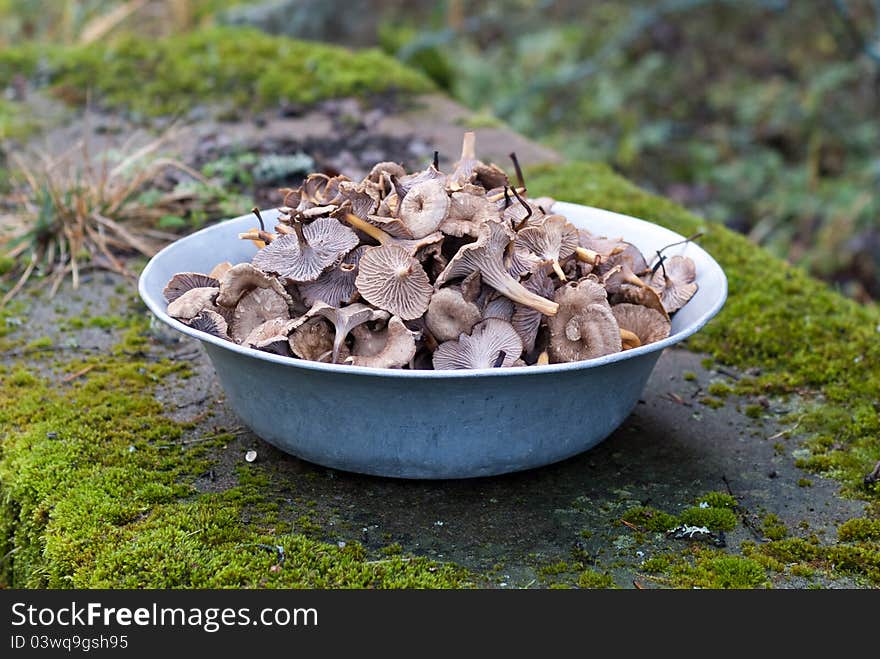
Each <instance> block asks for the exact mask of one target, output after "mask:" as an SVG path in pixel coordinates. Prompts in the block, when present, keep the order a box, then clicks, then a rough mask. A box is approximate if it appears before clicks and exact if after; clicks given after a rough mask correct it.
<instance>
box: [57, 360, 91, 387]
mask: <svg viewBox="0 0 880 659" xmlns="http://www.w3.org/2000/svg"><path fill="white" fill-rule="evenodd" d="M95 366H96V364H89V365H88V366H86V367H85V368H81V369H80V370H78V371H77V372H76V373H71V374H70V375H66V376H64V377H63V378H61V381H62V382H63V383H65V384H67V383H68V382H73V381H74V380H76V379H77V378H80V377H82V376H83V375H85V374H86V373H88V372H89V371H91V370H92V369H93V368H95Z"/></svg>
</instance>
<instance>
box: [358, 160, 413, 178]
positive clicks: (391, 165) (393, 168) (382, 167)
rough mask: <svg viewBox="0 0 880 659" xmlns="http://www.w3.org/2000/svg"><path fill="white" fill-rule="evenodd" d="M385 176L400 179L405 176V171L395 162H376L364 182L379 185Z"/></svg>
mask: <svg viewBox="0 0 880 659" xmlns="http://www.w3.org/2000/svg"><path fill="white" fill-rule="evenodd" d="M386 175H387V176H396V177H402V176H406V170H405V169H404V168H403V167H402V166H401V165H400V164H399V163H396V162H387V161H386V162H377V163H376V164H375V165H373V169H371V170H370V173H369V174H367V176H366V178H365V179H364V180H365V181H371V182H373V183H380V182H381V181H382V179H383V178H384V177H385V176H386Z"/></svg>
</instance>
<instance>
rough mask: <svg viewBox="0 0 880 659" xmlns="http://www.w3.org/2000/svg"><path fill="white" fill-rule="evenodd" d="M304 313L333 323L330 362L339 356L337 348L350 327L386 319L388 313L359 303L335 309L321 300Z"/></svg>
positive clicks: (338, 348) (333, 361) (340, 345)
mask: <svg viewBox="0 0 880 659" xmlns="http://www.w3.org/2000/svg"><path fill="white" fill-rule="evenodd" d="M306 315H307V316H310V317H314V316H322V317H324V318H326V319H327V320H329V321H330V322H331V323H333V328H334V329H335V334H334V337H333V346H332V359H331V363H333V364H335V363H336V361H337V358H338V357H339V350H340V348H341V347H342V344H343V342H344V341H345V338H346V337H347V336H348V333H349V332H350V331H351V330H352V328H354V327H357V326H358V325H363V324H364V323H369V322H373V321H375V320H388V317H389V315H390V314H389V313H388V312H387V311H379V310H377V309H373V308H372V307H368V306H367V305H366V304H360V303H357V304H352V305H349V306H347V307H342V308H341V309H336V308H334V307H331V306H328V305H326V304H324V303H323V302H316V303H315V305H314V306H313V307H312V308H311V309H309V311H308V313H307V314H306Z"/></svg>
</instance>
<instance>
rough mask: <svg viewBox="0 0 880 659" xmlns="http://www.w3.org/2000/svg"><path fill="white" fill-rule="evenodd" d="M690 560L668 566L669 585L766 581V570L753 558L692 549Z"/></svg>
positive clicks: (719, 585)
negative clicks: (693, 551) (693, 554)
mask: <svg viewBox="0 0 880 659" xmlns="http://www.w3.org/2000/svg"><path fill="white" fill-rule="evenodd" d="M695 554H696V558H695V560H694V561H693V562H691V561H688V560H685V559H683V560H680V561H678V562H676V563H674V564H672V565H671V566H670V567H669V570H668V574H669V579H670V583H671V585H674V586H675V587H677V588H712V589H743V588H758V587H760V586H766V585H767V573H766V572H765V570H764V568H763V567H762V566H761V565H760V564H759V563H757V562H756V561H754V560H752V559H750V558H745V557H742V556H729V555H727V554H724V553H723V552H719V551H711V550H700V551H697V552H695Z"/></svg>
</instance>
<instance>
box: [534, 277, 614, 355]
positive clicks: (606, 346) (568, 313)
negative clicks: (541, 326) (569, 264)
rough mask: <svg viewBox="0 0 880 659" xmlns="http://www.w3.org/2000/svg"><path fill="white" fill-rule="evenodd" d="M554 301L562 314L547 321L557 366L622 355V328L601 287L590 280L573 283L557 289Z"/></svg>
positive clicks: (550, 347) (551, 353) (551, 352)
mask: <svg viewBox="0 0 880 659" xmlns="http://www.w3.org/2000/svg"><path fill="white" fill-rule="evenodd" d="M554 299H555V300H556V302H557V303H558V304H559V313H557V314H556V315H555V316H553V317H551V318H548V319H547V326H548V328H549V329H550V346H549V353H550V360H551V361H552V362H553V363H561V362H574V361H580V360H582V359H592V358H594V357H601V356H602V355H608V354H611V353H614V352H620V350H621V348H622V342H621V339H620V328H619V327H618V325H617V321H616V320H615V319H614V314H613V313H612V312H611V307H610V305H609V304H608V299H607V297H606V293H605V289H604V288H602V286H601V285H599V284H597V283H595V282H593V281H590V280H589V279H584V280H582V281H581V282H579V283H575V282H570V283H568V284H566V285H564V286H561V287H560V288H559V289H557V291H556V295H555V298H554Z"/></svg>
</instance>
